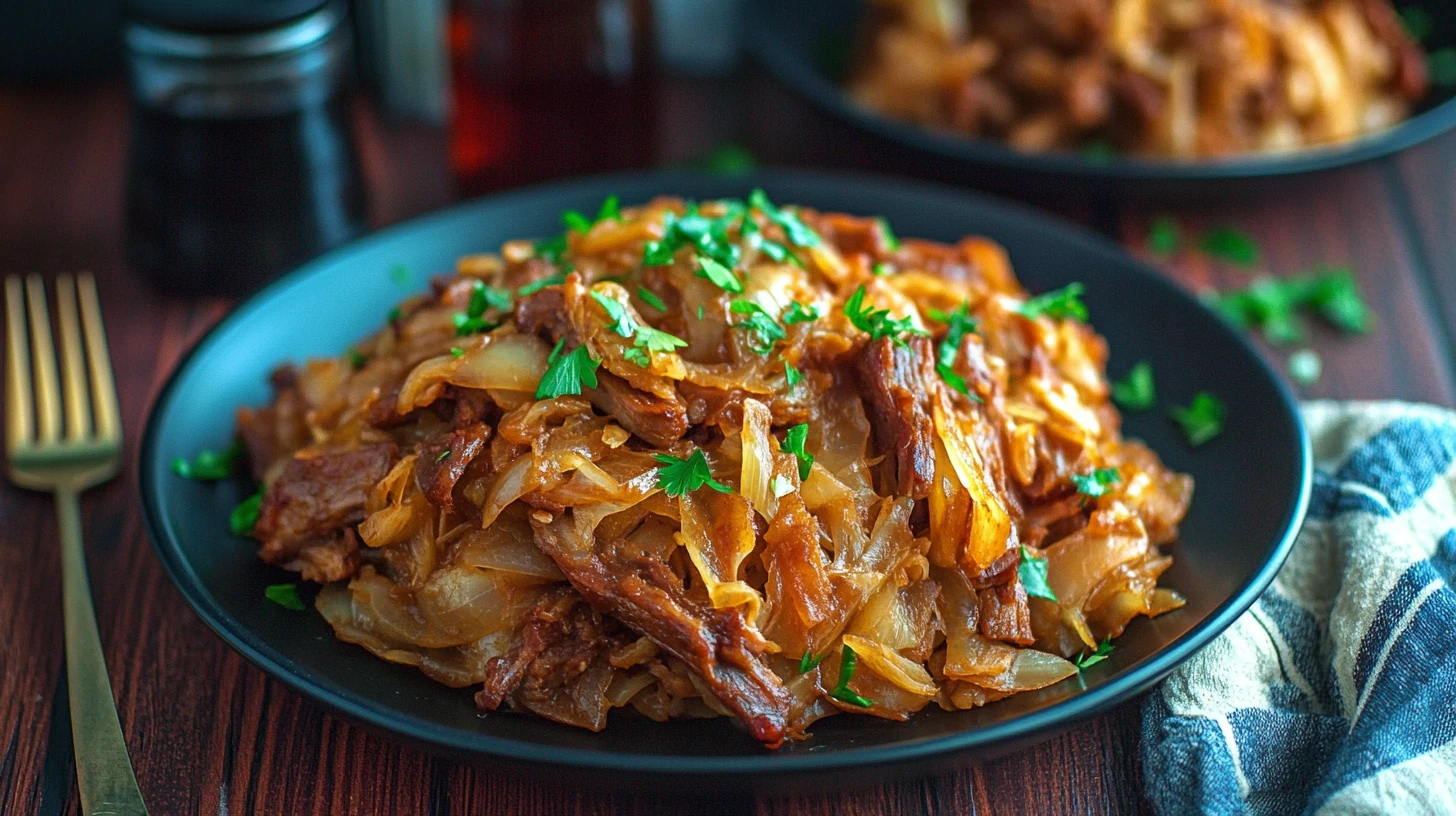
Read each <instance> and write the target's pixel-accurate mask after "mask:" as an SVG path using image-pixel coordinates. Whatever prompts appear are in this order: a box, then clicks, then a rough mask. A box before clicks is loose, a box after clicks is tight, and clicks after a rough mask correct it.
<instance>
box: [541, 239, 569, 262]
mask: <svg viewBox="0 0 1456 816" xmlns="http://www.w3.org/2000/svg"><path fill="white" fill-rule="evenodd" d="M535 249H536V257H538V258H544V259H546V260H548V261H550V262H551V263H554V264H559V263H561V256H562V255H565V254H566V233H562V234H560V235H558V236H556V237H555V238H548V239H546V240H545V241H537V242H536V247H535Z"/></svg>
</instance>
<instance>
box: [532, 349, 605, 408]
mask: <svg viewBox="0 0 1456 816" xmlns="http://www.w3.org/2000/svg"><path fill="white" fill-rule="evenodd" d="M565 345H566V338H564V337H563V338H561V339H560V340H557V341H556V348H554V349H552V350H551V356H550V357H548V358H547V359H546V373H545V374H544V375H542V377H541V384H540V385H538V386H537V387H536V399H538V400H539V399H552V398H555V397H559V396H561V395H563V394H580V393H581V389H582V387H583V386H585V387H587V388H596V387H597V368H598V367H599V366H600V365H601V364H602V361H601V360H598V359H596V358H595V357H593V356H591V352H590V351H587V348H586V346H577V347H576V348H574V349H572V350H571V352H570V353H569V354H562V353H561V351H562V348H563V347H564V346H565Z"/></svg>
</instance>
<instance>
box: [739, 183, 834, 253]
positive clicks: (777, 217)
mask: <svg viewBox="0 0 1456 816" xmlns="http://www.w3.org/2000/svg"><path fill="white" fill-rule="evenodd" d="M748 206H750V207H752V208H754V209H755V210H758V211H759V212H761V213H763V214H764V216H765V217H766V218H768V220H770V221H772V222H774V223H775V224H778V225H779V227H780V228H781V229H782V230H783V231H784V237H785V238H788V239H789V243H791V244H793V245H794V246H800V247H812V246H819V243H820V241H819V234H818V233H816V232H814V230H812V229H809V227H808V225H806V224H805V223H804V222H803V221H800V220H799V216H797V215H795V214H794V213H791V212H789V211H787V210H781V209H779V208H778V206H777V205H775V204H774V203H773V202H772V201H769V200H768V195H767V194H765V193H764V191H763V190H761V189H755V190H754V191H753V192H751V193H749V194H748Z"/></svg>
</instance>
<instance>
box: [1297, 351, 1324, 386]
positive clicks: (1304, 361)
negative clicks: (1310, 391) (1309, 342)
mask: <svg viewBox="0 0 1456 816" xmlns="http://www.w3.org/2000/svg"><path fill="white" fill-rule="evenodd" d="M1323 369H1324V366H1323V364H1321V362H1320V356H1319V353H1318V352H1316V351H1315V350H1314V349H1300V350H1299V351H1296V352H1294V353H1293V354H1291V355H1289V377H1290V378H1291V379H1293V380H1294V381H1295V382H1297V383H1299V384H1300V385H1314V384H1315V383H1317V382H1319V379H1320V374H1321V373H1323Z"/></svg>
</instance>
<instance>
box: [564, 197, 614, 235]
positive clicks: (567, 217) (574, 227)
mask: <svg viewBox="0 0 1456 816" xmlns="http://www.w3.org/2000/svg"><path fill="white" fill-rule="evenodd" d="M608 218H615V219H616V220H618V221H621V220H622V202H621V200H620V199H618V198H617V197H616V196H614V195H609V196H607V197H606V199H605V200H604V201H602V206H601V208H600V209H598V210H597V217H596V218H595V219H592V218H587V217H586V216H585V215H582V214H581V213H579V212H577V211H576V210H567V211H566V212H564V213H562V214H561V223H563V224H565V225H566V228H567V229H568V230H571V231H572V232H579V233H583V234H585V233H588V232H591V229H592V227H594V226H596V225H597V224H599V223H601V222H602V221H606V220H607V219H608Z"/></svg>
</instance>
